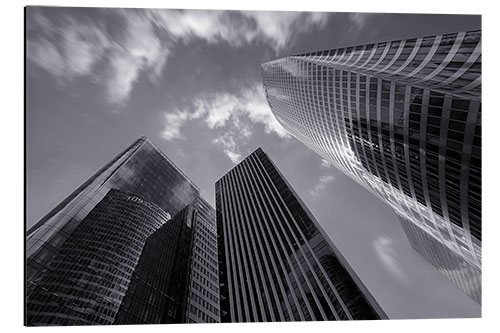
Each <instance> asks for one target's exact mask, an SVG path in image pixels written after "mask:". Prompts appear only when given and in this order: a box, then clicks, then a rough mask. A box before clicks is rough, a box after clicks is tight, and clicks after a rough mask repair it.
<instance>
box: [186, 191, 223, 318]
mask: <svg viewBox="0 0 500 333" xmlns="http://www.w3.org/2000/svg"><path fill="white" fill-rule="evenodd" d="M192 228H193V238H192V239H193V241H192V245H191V247H192V248H191V255H190V258H191V263H190V277H189V286H188V288H189V290H188V303H187V304H186V322H187V323H218V322H220V306H219V265H218V257H217V255H218V254H217V227H216V220H215V209H213V207H212V206H210V204H209V203H208V202H206V201H205V200H204V199H203V198H202V197H200V198H199V199H198V209H197V215H196V218H195V221H194V223H193V226H192Z"/></svg>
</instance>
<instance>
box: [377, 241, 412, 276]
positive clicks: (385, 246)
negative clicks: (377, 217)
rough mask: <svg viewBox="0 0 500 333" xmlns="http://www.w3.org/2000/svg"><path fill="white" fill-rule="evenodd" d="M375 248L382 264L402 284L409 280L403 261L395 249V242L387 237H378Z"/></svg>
mask: <svg viewBox="0 0 500 333" xmlns="http://www.w3.org/2000/svg"><path fill="white" fill-rule="evenodd" d="M373 248H374V249H375V253H376V254H377V255H378V257H379V258H380V260H381V261H382V263H383V264H384V265H385V266H386V267H387V268H388V269H389V271H390V272H391V273H392V274H393V275H394V276H395V277H396V278H397V279H398V280H400V281H401V282H405V281H407V280H408V278H407V276H406V274H405V273H404V272H403V270H402V268H401V267H402V266H403V265H402V264H403V263H402V261H401V259H400V258H399V255H398V253H397V252H396V249H395V247H394V242H393V240H392V239H391V238H389V237H387V236H378V237H377V239H375V241H374V242H373Z"/></svg>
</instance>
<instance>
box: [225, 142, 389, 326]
mask: <svg viewBox="0 0 500 333" xmlns="http://www.w3.org/2000/svg"><path fill="white" fill-rule="evenodd" d="M215 195H216V210H217V236H218V243H219V269H220V278H219V280H220V293H221V294H220V298H221V320H222V322H270V321H307V320H353V319H382V318H387V317H386V315H385V313H384V312H383V311H382V309H381V308H380V307H379V305H378V304H377V302H376V301H375V300H374V298H373V297H372V296H371V294H370V293H369V292H368V290H367V289H366V287H365V286H364V285H363V283H362V282H361V281H360V280H359V278H358V277H357V275H356V274H355V273H354V271H353V270H352V269H351V267H350V266H349V264H348V263H347V262H346V260H345V259H344V258H343V257H342V255H341V254H340V252H339V251H338V249H337V248H336V247H335V245H334V244H333V243H332V241H331V240H330V239H329V237H328V236H327V235H326V234H325V232H324V231H323V230H322V228H321V227H320V225H319V224H318V222H317V221H316V220H315V218H314V216H313V215H312V214H311V212H310V211H309V210H308V209H307V207H306V206H305V205H304V203H303V202H302V201H301V200H300V198H299V197H298V196H297V194H296V193H295V192H294V190H293V189H292V187H291V186H290V185H289V184H288V183H287V181H286V180H285V178H284V177H283V175H282V174H281V173H280V171H279V170H278V169H277V167H276V166H275V165H274V164H273V162H272V161H271V160H270V159H269V157H268V156H267V155H266V154H265V153H264V152H263V151H262V149H260V148H259V149H257V150H256V151H255V152H253V153H252V154H251V155H249V156H248V157H247V158H245V159H244V160H243V161H242V162H240V163H239V164H238V165H237V166H235V167H234V168H233V169H231V170H230V171H229V172H228V173H227V174H226V175H224V176H223V177H222V178H221V179H219V180H218V181H217V183H216V185H215Z"/></svg>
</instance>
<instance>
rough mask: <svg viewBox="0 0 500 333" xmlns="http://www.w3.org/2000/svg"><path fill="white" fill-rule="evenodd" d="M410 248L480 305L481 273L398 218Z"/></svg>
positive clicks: (440, 244)
mask: <svg viewBox="0 0 500 333" xmlns="http://www.w3.org/2000/svg"><path fill="white" fill-rule="evenodd" d="M399 220H400V222H401V225H402V226H403V230H404V232H405V234H406V236H407V238H408V240H409V241H410V245H411V247H412V248H413V249H414V250H415V251H416V252H417V253H418V254H420V255H421V256H422V257H424V258H425V259H426V260H427V261H428V262H430V263H431V264H432V265H433V266H434V267H436V268H437V270H438V271H440V272H441V273H442V274H443V275H444V276H446V277H447V278H448V279H450V280H452V281H454V282H455V283H456V285H457V287H459V288H460V289H462V290H463V291H464V292H465V293H466V294H467V295H469V297H470V298H472V299H473V300H474V301H476V302H477V303H481V271H480V270H479V269H477V268H476V267H475V266H473V265H471V264H469V263H468V262H467V261H465V260H464V259H463V258H461V257H459V256H458V255H456V254H455V253H454V252H451V251H449V250H448V249H447V247H446V246H444V245H443V244H442V243H440V242H438V241H437V240H436V239H435V238H433V237H430V236H429V235H428V234H427V233H425V232H423V231H422V230H421V229H420V228H418V227H416V226H415V224H413V223H411V222H410V221H408V220H406V219H404V218H402V217H401V216H399Z"/></svg>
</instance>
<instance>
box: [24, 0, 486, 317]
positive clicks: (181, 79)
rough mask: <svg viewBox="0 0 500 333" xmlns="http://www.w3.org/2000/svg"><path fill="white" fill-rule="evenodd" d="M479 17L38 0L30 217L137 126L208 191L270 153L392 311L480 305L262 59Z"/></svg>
mask: <svg viewBox="0 0 500 333" xmlns="http://www.w3.org/2000/svg"><path fill="white" fill-rule="evenodd" d="M480 28H481V18H480V16H467V15H428V14H425V15H416V14H415V15H413V14H366V13H323V12H257V11H244V12H240V11H195V10H188V11H182V10H158V9H155V10H134V9H127V10H123V9H93V8H62V7H58V8H51V7H30V8H28V10H27V14H26V38H27V42H26V153H27V158H26V168H27V170H26V177H27V178H26V180H27V193H26V195H27V215H26V216H27V218H26V222H27V226H28V227H30V226H31V225H33V224H34V223H36V222H37V221H38V220H39V219H40V218H41V217H42V216H43V215H45V214H46V213H47V212H48V211H49V210H51V209H52V208H53V207H54V206H55V205H57V204H58V203H59V202H60V201H61V200H63V199H64V198H65V197H66V196H67V195H68V194H69V193H71V192H72V191H73V190H74V189H75V188H76V187H78V186H79V185H80V184H81V183H83V182H84V181H85V180H86V179H87V178H88V177H90V176H91V175H92V174H93V173H94V172H96V171H97V170H98V169H99V168H100V167H102V166H103V165H104V164H105V163H106V162H108V161H109V160H111V158H113V157H114V156H115V155H116V154H117V153H118V152H120V151H122V150H123V149H124V148H126V147H127V146H129V145H130V144H131V143H132V142H133V141H134V140H135V139H137V138H138V137H139V136H142V135H145V136H147V137H149V138H150V139H151V140H152V141H153V142H154V143H155V144H156V145H157V146H158V147H159V148H160V149H162V150H163V151H164V152H165V153H166V154H167V155H168V156H169V157H170V158H171V159H172V160H173V161H175V163H176V164H177V165H178V166H179V167H180V168H181V169H182V170H183V171H184V172H185V173H186V174H187V175H189V177H190V178H191V179H192V180H193V181H194V182H195V183H196V184H197V185H198V186H199V187H200V188H201V193H202V196H203V197H204V198H205V199H207V200H208V201H209V202H210V203H212V205H214V183H215V182H216V181H217V180H218V179H219V178H220V177H221V176H223V175H224V174H225V173H226V172H227V171H229V169H231V168H232V167H234V165H235V164H236V163H238V161H241V160H242V159H243V158H244V157H245V156H247V155H248V154H250V153H251V152H252V151H254V150H255V149H256V148H257V147H262V149H263V150H264V151H265V152H266V153H267V154H268V155H269V156H270V158H271V159H272V160H273V161H274V162H275V164H276V165H277V166H278V168H279V169H280V170H281V171H282V173H283V174H284V175H285V177H286V178H287V180H288V181H289V182H290V183H291V184H292V186H293V187H294V189H295V191H296V192H297V193H298V194H299V196H300V197H301V198H302V200H303V201H304V202H305V203H306V205H307V206H308V208H309V209H310V210H311V212H312V213H313V214H314V215H315V217H316V218H317V220H318V222H319V223H320V224H321V225H322V226H323V227H324V228H325V230H326V232H327V233H328V234H329V236H330V237H331V238H332V240H333V242H334V243H335V244H336V245H337V246H338V248H339V250H340V251H341V252H342V253H343V255H344V256H345V257H346V259H347V260H348V261H349V263H350V264H351V266H352V267H353V269H354V270H355V271H356V272H357V274H358V275H359V276H360V278H361V279H362V280H363V282H364V283H365V285H366V286H367V287H368V289H369V290H370V291H371V292H372V294H373V295H374V297H375V298H376V299H377V301H378V302H379V304H380V305H381V306H382V308H383V309H384V310H385V311H386V313H387V314H388V316H389V317H390V318H395V319H398V318H399V319H401V318H441V317H478V316H480V314H481V309H480V306H479V305H477V304H476V303H474V302H473V301H472V300H471V299H469V298H468V297H467V296H466V295H465V294H463V293H462V292H461V291H460V290H459V289H458V288H457V287H455V286H454V285H453V284H452V283H451V282H450V281H449V280H447V279H446V278H445V277H444V276H443V275H441V274H440V273H439V272H438V271H436V270H435V269H434V268H433V266H431V265H430V264H428V263H427V262H426V261H425V260H424V259H423V258H421V257H420V256H419V255H418V254H416V253H415V252H414V251H413V250H412V249H411V248H410V246H409V244H408V241H407V239H406V237H405V235H404V233H403V230H402V228H401V226H400V224H399V222H398V220H397V218H396V216H395V214H394V213H393V211H392V210H391V209H390V208H389V207H387V206H386V205H385V204H384V203H383V202H381V201H380V200H378V199H377V198H375V197H374V196H373V195H371V194H370V193H369V192H367V191H366V190H365V189H363V188H362V187H361V186H360V185H358V184H357V183H355V182H354V181H352V180H351V179H350V178H348V177H347V176H345V175H344V174H343V173H341V172H340V171H338V170H336V169H335V168H334V167H332V166H331V165H330V164H328V163H326V162H325V161H323V160H322V159H321V157H319V156H318V155H317V154H316V153H314V152H313V151H311V150H310V149H308V148H307V147H306V146H304V145H303V144H302V143H301V142H299V141H297V140H296V139H294V138H292V137H291V136H290V135H289V134H288V133H287V132H286V131H285V130H284V129H283V128H282V127H281V126H280V125H279V123H278V122H277V121H276V120H275V118H274V117H273V115H272V113H271V112H270V109H269V107H268V105H267V103H266V100H265V97H264V94H263V89H262V80H261V69H260V64H261V63H263V62H266V61H269V60H272V59H275V58H280V57H284V56H287V55H290V54H294V53H300V52H307V51H313V50H320V49H328V48H335V47H342V46H349V45H357V44H363V43H370V42H378V41H384V40H394V39H403V38H412V37H419V36H425V35H434V34H441V33H447V32H455V31H462V30H472V29H480Z"/></svg>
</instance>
